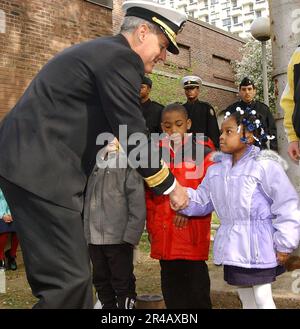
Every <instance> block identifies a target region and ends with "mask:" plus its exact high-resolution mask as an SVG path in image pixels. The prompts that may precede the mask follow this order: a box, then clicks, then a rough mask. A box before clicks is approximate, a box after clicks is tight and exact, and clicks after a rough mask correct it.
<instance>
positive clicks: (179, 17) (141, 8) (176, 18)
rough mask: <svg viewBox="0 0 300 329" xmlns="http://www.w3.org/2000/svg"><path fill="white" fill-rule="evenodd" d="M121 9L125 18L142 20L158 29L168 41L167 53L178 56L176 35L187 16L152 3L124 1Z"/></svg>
mask: <svg viewBox="0 0 300 329" xmlns="http://www.w3.org/2000/svg"><path fill="white" fill-rule="evenodd" d="M122 8H123V10H124V11H126V14H125V16H134V17H139V18H142V19H144V20H146V21H148V22H151V23H153V24H156V25H158V26H159V27H160V29H161V30H162V32H163V33H164V35H165V36H166V37H167V39H168V40H169V46H168V48H167V49H168V51H169V52H170V53H173V54H176V55H177V54H179V48H178V45H177V43H176V35H177V34H178V33H179V32H180V31H181V29H182V28H183V25H184V23H185V22H186V21H187V15H186V14H184V13H180V12H179V11H177V10H175V9H172V8H167V7H165V6H162V5H159V4H157V3H156V2H153V1H132V0H127V1H124V3H123V5H122Z"/></svg>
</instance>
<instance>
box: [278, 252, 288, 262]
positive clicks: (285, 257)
mask: <svg viewBox="0 0 300 329" xmlns="http://www.w3.org/2000/svg"><path fill="white" fill-rule="evenodd" d="M289 255H290V254H287V253H285V252H279V251H277V253H276V256H277V261H278V263H279V264H280V265H284V264H285V262H286V261H287V260H288V258H289Z"/></svg>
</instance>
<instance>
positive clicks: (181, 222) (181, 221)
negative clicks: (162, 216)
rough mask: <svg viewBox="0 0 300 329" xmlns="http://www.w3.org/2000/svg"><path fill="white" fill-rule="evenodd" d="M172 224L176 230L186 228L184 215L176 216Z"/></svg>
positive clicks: (186, 220)
mask: <svg viewBox="0 0 300 329" xmlns="http://www.w3.org/2000/svg"><path fill="white" fill-rule="evenodd" d="M173 223H174V225H175V226H176V227H178V228H184V227H186V226H187V223H188V218H187V217H186V216H184V215H180V214H176V216H175V218H174V222H173Z"/></svg>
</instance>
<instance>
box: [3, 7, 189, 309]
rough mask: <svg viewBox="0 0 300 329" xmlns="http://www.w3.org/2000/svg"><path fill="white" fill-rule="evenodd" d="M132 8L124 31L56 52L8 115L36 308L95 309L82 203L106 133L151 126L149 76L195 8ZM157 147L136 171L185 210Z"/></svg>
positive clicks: (8, 180) (6, 158)
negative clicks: (144, 91) (144, 87)
mask: <svg viewBox="0 0 300 329" xmlns="http://www.w3.org/2000/svg"><path fill="white" fill-rule="evenodd" d="M123 8H124V9H125V10H126V17H125V19H124V23H123V25H122V27H121V32H120V34H119V35H116V36H109V37H102V38H97V39H95V40H90V41H87V42H84V43H82V44H79V45H75V46H73V47H70V48H69V49H67V50H64V51H62V52H61V53H59V54H57V55H56V56H55V57H54V58H52V59H51V60H50V61H49V62H48V63H47V64H46V65H45V66H44V67H43V68H42V69H41V70H40V71H39V73H38V74H37V76H36V77H34V79H33V80H32V81H31V84H30V85H29V87H28V89H27V90H26V91H25V93H24V95H23V96H22V97H21V98H20V100H19V102H18V103H17V104H16V105H15V107H14V109H13V111H12V112H11V113H9V114H8V115H7V116H6V117H5V119H4V120H3V121H2V122H1V127H0V148H1V152H0V186H1V189H2V191H3V193H4V195H5V198H6V200H7V202H8V204H9V207H10V209H11V212H12V213H13V214H14V221H15V223H16V225H17V228H18V237H19V238H20V241H21V246H22V252H23V259H24V265H25V268H26V274H27V277H28V279H29V284H30V286H31V289H32V292H33V294H34V296H36V297H37V298H38V301H37V304H36V305H35V308H45V309H49V308H51V309H52V308H53V309H60V308H67V309H80V308H92V306H93V298H92V297H93V295H92V282H91V273H90V260H89V257H88V250H87V245H86V241H85V238H84V234H83V230H82V221H83V218H82V205H83V201H84V195H85V186H86V183H87V178H88V176H89V175H90V173H91V170H92V168H93V167H94V165H95V162H96V152H97V148H96V139H97V136H98V135H99V134H101V133H104V132H110V133H112V134H113V135H114V136H116V137H118V138H119V126H120V125H126V126H127V131H128V135H131V134H133V133H136V132H145V133H146V132H147V129H146V125H145V120H144V118H143V115H142V112H141V109H140V88H141V83H142V78H143V76H144V74H145V72H151V71H152V69H153V67H154V65H155V64H156V63H157V62H158V61H160V60H162V61H164V60H165V58H166V51H167V49H168V50H170V51H171V52H173V53H178V47H177V45H176V40H175V38H176V34H177V33H178V32H179V30H180V28H181V27H182V25H183V23H184V22H185V21H186V19H187V18H186V15H184V14H179V13H176V11H174V10H173V9H168V8H165V7H162V6H159V5H157V4H154V3H150V2H146V1H126V2H124V6H123ZM119 141H120V143H121V145H122V144H124V145H125V143H126V141H125V140H121V139H119ZM150 145H151V141H149V142H148V144H147V143H146V142H144V143H141V144H140V145H139V146H138V147H139V151H140V154H141V155H142V156H141V157H143V156H144V155H145V153H146V154H147V155H148V151H149V156H148V158H146V159H144V158H143V159H142V160H143V161H142V162H143V163H145V161H148V164H149V165H148V167H147V168H137V171H138V172H139V173H140V174H141V175H142V177H143V178H144V180H145V181H146V183H147V184H148V185H149V187H150V188H151V189H152V190H153V191H155V192H156V193H158V194H169V196H170V200H171V205H172V207H173V208H174V209H176V210H177V209H181V208H183V207H185V206H186V205H187V203H188V197H187V194H186V192H185V190H184V189H183V188H182V187H181V185H179V183H177V181H176V180H175V178H174V177H173V175H172V174H171V173H170V171H169V169H168V168H167V167H166V166H165V165H164V163H163V161H157V162H158V163H159V167H158V168H157V167H156V168H151V156H152V157H154V156H155V154H151V152H150V150H151V147H150ZM134 148H135V146H133V145H128V147H127V151H128V152H131V151H132V150H133V149H134ZM144 157H145V156H144ZM144 160H145V161H144ZM158 160H159V159H158ZM20 164H22V165H20ZM100 197H101V196H100ZM20 200H22V202H20Z"/></svg>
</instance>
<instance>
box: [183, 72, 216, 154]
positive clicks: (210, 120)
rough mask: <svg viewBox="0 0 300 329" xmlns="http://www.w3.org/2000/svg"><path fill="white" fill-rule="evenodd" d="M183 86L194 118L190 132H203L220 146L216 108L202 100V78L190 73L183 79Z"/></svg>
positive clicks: (186, 105) (191, 116)
mask: <svg viewBox="0 0 300 329" xmlns="http://www.w3.org/2000/svg"><path fill="white" fill-rule="evenodd" d="M181 84H182V87H183V88H184V92H185V95H186V98H187V102H186V103H185V104H183V106H184V107H185V108H186V110H187V112H188V115H189V118H190V119H191V120H192V126H191V129H190V132H192V133H193V134H195V133H203V134H204V135H205V136H207V137H209V138H210V139H211V140H212V141H213V143H214V145H215V147H217V148H218V147H219V137H220V129H219V126H218V121H217V118H216V114H215V110H214V108H213V107H212V106H211V105H210V104H209V103H207V102H202V101H200V100H199V99H198V98H199V94H200V87H201V85H202V80H201V78H199V77H197V76H195V75H188V76H185V77H184V78H182V80H181Z"/></svg>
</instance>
